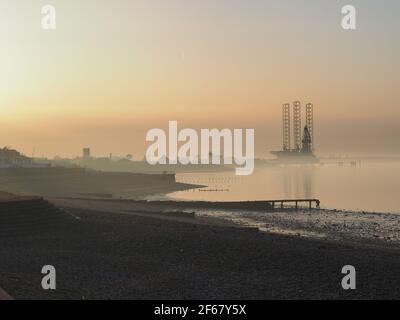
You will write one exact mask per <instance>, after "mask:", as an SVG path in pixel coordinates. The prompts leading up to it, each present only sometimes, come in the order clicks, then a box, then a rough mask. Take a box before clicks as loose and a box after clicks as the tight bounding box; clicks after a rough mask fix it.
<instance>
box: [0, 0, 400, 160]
mask: <svg viewBox="0 0 400 320" xmlns="http://www.w3.org/2000/svg"><path fill="white" fill-rule="evenodd" d="M351 2H352V4H353V5H355V6H356V8H357V23H358V24H357V30H355V31H345V30H343V29H342V27H341V8H342V6H343V5H345V4H348V1H347V2H346V1H331V0H290V1H289V0H280V1H269V0H252V1H243V0H240V1H239V0H231V1H228V0H218V1H216V0H214V1H210V0H202V1H200V0H169V1H165V0H159V1H155V0H144V1H142V0H138V1H136V0H113V1H111V0H79V1H78V0H68V1H67V0H51V1H48V2H47V3H43V1H37V0H30V1H26V0H2V1H1V3H0V38H1V39H2V40H1V50H0V70H1V73H0V146H10V147H13V148H17V149H18V150H20V151H22V152H24V153H26V154H28V155H31V154H32V150H33V149H34V148H35V149H36V156H41V155H46V156H49V157H52V156H55V155H61V156H73V155H78V154H80V152H81V149H82V147H85V146H90V147H91V148H92V150H93V154H95V155H105V154H109V153H113V154H115V155H125V154H127V153H131V154H133V155H134V157H135V158H138V159H140V158H143V155H144V153H145V148H146V144H145V134H146V132H147V130H149V129H151V128H157V127H162V128H166V127H167V125H168V121H169V120H178V121H179V125H180V126H181V128H183V127H193V128H212V127H217V128H225V127H228V128H254V129H256V154H257V155H259V156H265V155H268V151H269V150H272V149H279V148H280V146H281V140H282V139H281V105H282V103H285V102H292V101H294V100H297V99H299V100H301V101H302V102H303V103H306V102H313V103H314V104H315V109H316V110H315V114H316V115H315V118H316V148H317V151H320V152H323V153H324V152H326V153H329V152H335V153H352V152H376V153H383V152H399V151H400V142H399V138H400V92H399V91H400V90H399V88H400V64H399V57H400V42H399V40H398V39H399V35H400V20H399V19H398V18H399V16H400V3H399V2H398V1H397V0H381V1H378V0H363V1H351ZM44 4H52V5H54V6H55V7H56V9H57V30H56V31H44V30H42V29H41V24H40V21H41V7H42V6H43V5H44Z"/></svg>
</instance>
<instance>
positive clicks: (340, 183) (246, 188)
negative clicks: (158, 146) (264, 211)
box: [168, 162, 400, 213]
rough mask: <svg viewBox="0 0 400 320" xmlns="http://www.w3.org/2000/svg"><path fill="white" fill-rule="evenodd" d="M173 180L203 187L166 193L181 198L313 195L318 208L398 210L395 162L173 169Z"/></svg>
mask: <svg viewBox="0 0 400 320" xmlns="http://www.w3.org/2000/svg"><path fill="white" fill-rule="evenodd" d="M177 181H178V182H183V183H193V184H200V185H206V186H207V187H206V188H203V189H197V190H189V191H183V192H176V193H172V194H170V195H168V196H169V197H171V198H174V199H180V200H208V201H239V200H273V199H294V198H318V199H320V200H321V202H322V203H321V204H322V207H323V208H329V209H346V210H355V211H373V212H392V213H400V163H395V162H392V163H389V162H388V163H383V162H380V163H366V162H365V163H361V165H360V164H357V166H351V165H350V164H344V165H343V166H340V165H339V164H338V163H336V164H329V165H328V164H325V165H323V166H320V165H318V166H286V167H283V166H282V167H268V166H263V167H259V168H257V169H256V171H255V173H254V174H253V175H252V176H248V177H238V176H235V174H234V172H223V173H221V172H220V173H187V174H178V175H177Z"/></svg>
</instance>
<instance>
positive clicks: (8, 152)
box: [0, 148, 33, 168]
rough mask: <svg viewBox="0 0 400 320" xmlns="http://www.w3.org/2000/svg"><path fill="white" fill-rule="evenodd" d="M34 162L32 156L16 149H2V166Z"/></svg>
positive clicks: (26, 164) (19, 165) (23, 164)
mask: <svg viewBox="0 0 400 320" xmlns="http://www.w3.org/2000/svg"><path fill="white" fill-rule="evenodd" d="M32 164H33V159H32V158H29V157H26V156H24V155H23V154H21V153H19V152H18V151H16V150H13V149H9V148H3V149H0V168H12V167H24V166H30V165H32Z"/></svg>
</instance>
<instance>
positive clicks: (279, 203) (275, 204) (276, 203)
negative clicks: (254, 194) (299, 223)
mask: <svg viewBox="0 0 400 320" xmlns="http://www.w3.org/2000/svg"><path fill="white" fill-rule="evenodd" d="M268 202H269V203H270V204H271V208H272V209H273V210H274V209H276V208H281V209H284V208H285V204H291V205H293V206H294V207H295V208H296V209H298V208H299V204H303V203H305V204H307V205H308V207H309V208H310V209H312V208H313V204H315V208H317V209H319V208H320V206H321V201H319V200H318V199H294V200H269V201H268Z"/></svg>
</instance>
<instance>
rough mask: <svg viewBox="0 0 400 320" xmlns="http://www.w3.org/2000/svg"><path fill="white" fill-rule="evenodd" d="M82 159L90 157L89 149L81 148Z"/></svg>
mask: <svg viewBox="0 0 400 320" xmlns="http://www.w3.org/2000/svg"><path fill="white" fill-rule="evenodd" d="M82 157H83V158H84V159H88V158H90V157H91V155H90V148H83V152H82Z"/></svg>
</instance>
